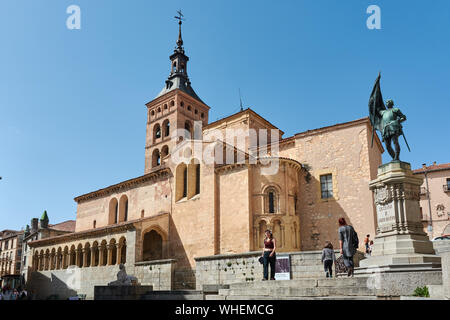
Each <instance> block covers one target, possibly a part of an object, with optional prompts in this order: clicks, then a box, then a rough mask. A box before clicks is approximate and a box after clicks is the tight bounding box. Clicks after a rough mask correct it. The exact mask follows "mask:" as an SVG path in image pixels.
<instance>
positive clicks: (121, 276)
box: [108, 263, 137, 286]
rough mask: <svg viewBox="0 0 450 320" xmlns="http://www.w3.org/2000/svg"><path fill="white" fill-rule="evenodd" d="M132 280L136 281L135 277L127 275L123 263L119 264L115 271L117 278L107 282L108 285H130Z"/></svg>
mask: <svg viewBox="0 0 450 320" xmlns="http://www.w3.org/2000/svg"><path fill="white" fill-rule="evenodd" d="M133 282H137V278H136V277H133V276H129V275H127V272H126V270H125V265H124V264H123V263H121V264H119V272H117V280H116V281H112V282H110V283H108V286H131V285H132V284H133Z"/></svg>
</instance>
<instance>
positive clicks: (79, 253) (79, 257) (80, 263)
mask: <svg viewBox="0 0 450 320" xmlns="http://www.w3.org/2000/svg"><path fill="white" fill-rule="evenodd" d="M76 259H77V266H78V267H80V268H83V246H82V245H81V243H80V244H79V245H78V247H77V257H76Z"/></svg>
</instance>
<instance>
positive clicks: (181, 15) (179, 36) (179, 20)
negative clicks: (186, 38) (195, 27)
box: [175, 10, 186, 50]
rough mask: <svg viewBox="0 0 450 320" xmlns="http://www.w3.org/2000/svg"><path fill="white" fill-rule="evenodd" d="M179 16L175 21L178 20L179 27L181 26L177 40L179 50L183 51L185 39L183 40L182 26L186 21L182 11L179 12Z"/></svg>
mask: <svg viewBox="0 0 450 320" xmlns="http://www.w3.org/2000/svg"><path fill="white" fill-rule="evenodd" d="M177 13H178V15H177V16H175V19H177V20H178V25H179V31H178V40H177V46H178V49H179V50H182V49H183V48H182V47H183V39H182V38H181V24H182V23H183V21H185V20H186V19H184V18H183V17H184V15H183V14H182V13H181V10H177Z"/></svg>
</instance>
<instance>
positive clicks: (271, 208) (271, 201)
mask: <svg viewBox="0 0 450 320" xmlns="http://www.w3.org/2000/svg"><path fill="white" fill-rule="evenodd" d="M269 213H275V193H274V192H273V191H269Z"/></svg>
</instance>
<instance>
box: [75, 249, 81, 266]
mask: <svg viewBox="0 0 450 320" xmlns="http://www.w3.org/2000/svg"><path fill="white" fill-rule="evenodd" d="M80 258H81V257H80V249H75V265H76V266H77V267H79V266H80V262H81V261H80Z"/></svg>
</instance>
